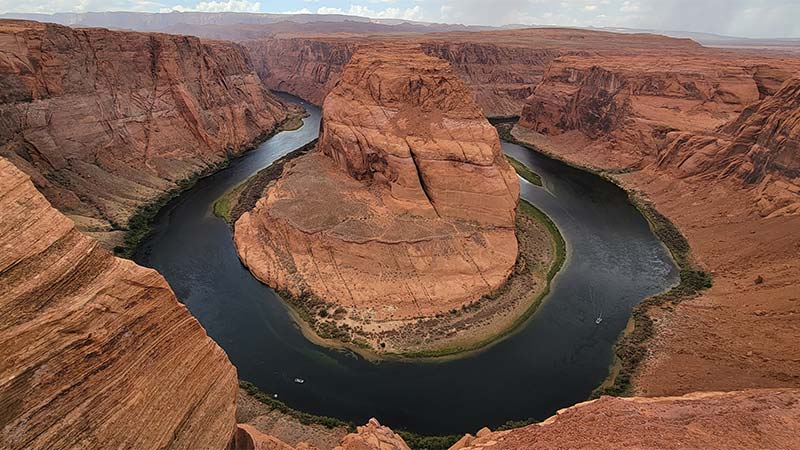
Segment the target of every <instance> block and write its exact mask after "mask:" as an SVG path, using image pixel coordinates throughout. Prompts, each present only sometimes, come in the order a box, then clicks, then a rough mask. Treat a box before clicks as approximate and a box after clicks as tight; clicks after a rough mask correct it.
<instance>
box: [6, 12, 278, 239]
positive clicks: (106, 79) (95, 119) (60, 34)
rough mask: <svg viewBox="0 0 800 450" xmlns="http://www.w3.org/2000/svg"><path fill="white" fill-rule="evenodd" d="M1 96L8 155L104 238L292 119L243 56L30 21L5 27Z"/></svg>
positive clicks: (154, 37)
mask: <svg viewBox="0 0 800 450" xmlns="http://www.w3.org/2000/svg"><path fill="white" fill-rule="evenodd" d="M0 88H1V89H0V155H3V156H5V157H6V158H8V159H9V160H11V161H12V162H13V163H14V164H16V165H17V166H18V167H19V168H20V169H22V170H23V171H24V172H26V173H27V174H29V175H30V176H31V178H32V179H33V182H34V183H35V184H36V186H37V187H38V188H39V189H40V190H41V191H42V192H43V193H44V194H45V196H46V197H47V198H48V199H49V200H50V201H51V202H52V203H53V205H54V206H56V207H57V208H58V209H59V210H61V211H62V212H64V213H66V214H68V215H70V216H71V217H72V218H73V219H75V220H76V222H77V223H78V225H79V227H80V228H81V229H83V230H89V231H96V232H108V231H110V230H118V229H124V228H126V227H127V223H128V219H129V218H130V216H131V215H132V214H133V212H134V211H135V210H136V209H137V208H139V207H140V206H142V205H143V204H145V203H147V202H149V201H152V200H154V199H156V198H157V197H159V196H160V195H161V194H163V193H164V192H166V191H168V190H170V189H172V188H175V187H176V186H177V183H178V182H179V181H181V180H183V179H185V178H188V177H190V176H192V175H193V174H195V173H197V172H201V171H203V170H206V169H210V168H212V167H214V166H215V165H217V164H219V163H222V162H224V161H225V160H226V159H227V158H229V157H230V156H231V155H234V154H236V153H238V152H241V151H243V150H244V149H246V148H248V146H250V145H251V144H253V143H254V141H256V140H258V139H259V138H261V137H263V136H265V135H266V134H268V133H270V132H271V131H272V130H273V129H275V127H276V126H277V125H278V124H279V123H280V122H282V121H283V120H285V119H286V117H287V109H288V108H287V106H286V105H285V104H283V103H282V102H281V101H279V100H278V99H277V98H276V97H274V96H273V95H271V94H270V93H268V92H267V91H266V90H265V89H264V88H263V87H262V85H261V83H260V81H259V79H258V76H257V75H256V74H255V73H254V72H253V68H252V64H251V62H250V59H249V57H248V55H247V53H246V52H245V51H244V50H243V49H242V48H241V47H239V46H238V45H235V44H230V43H223V42H204V41H200V40H199V39H197V38H194V37H189V36H171V35H163V34H142V33H128V32H118V31H109V30H104V29H71V28H67V27H63V26H59V25H50V24H48V25H45V24H40V23H36V22H23V21H9V20H2V21H0ZM97 237H101V238H102V237H107V235H104V234H102V233H98V234H97Z"/></svg>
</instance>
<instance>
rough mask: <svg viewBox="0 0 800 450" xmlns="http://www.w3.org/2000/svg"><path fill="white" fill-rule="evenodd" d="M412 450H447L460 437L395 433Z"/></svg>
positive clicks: (405, 432) (406, 432) (453, 435)
mask: <svg viewBox="0 0 800 450" xmlns="http://www.w3.org/2000/svg"><path fill="white" fill-rule="evenodd" d="M396 433H397V434H399V435H400V437H402V438H403V440H404V441H406V444H408V446H409V447H410V448H411V449H412V450H447V449H449V448H450V447H452V446H453V444H455V443H456V441H458V440H459V439H461V436H458V435H455V434H451V435H448V436H422V435H419V434H414V433H411V432H408V431H396Z"/></svg>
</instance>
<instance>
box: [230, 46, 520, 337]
mask: <svg viewBox="0 0 800 450" xmlns="http://www.w3.org/2000/svg"><path fill="white" fill-rule="evenodd" d="M322 115H323V117H322V122H323V129H322V133H321V136H320V140H319V144H318V150H317V151H314V152H312V153H310V154H308V155H306V156H303V157H300V158H298V159H296V160H294V161H292V162H290V163H289V164H287V166H286V168H285V169H284V172H283V175H282V176H281V177H280V178H279V179H278V180H277V181H276V182H275V183H273V184H272V185H270V186H269V187H268V189H267V191H266V194H265V196H264V197H263V198H262V199H261V200H259V201H258V203H257V205H256V207H255V208H254V209H253V210H252V211H251V212H248V213H245V214H243V215H242V216H241V218H239V220H238V221H237V222H236V226H235V243H236V247H237V249H238V251H239V254H240V257H241V259H242V261H243V262H244V263H245V265H247V266H248V267H249V268H250V270H251V271H252V272H253V274H254V275H255V276H256V277H257V278H258V279H260V280H262V281H264V282H265V283H267V284H269V285H271V286H273V287H275V288H277V289H279V290H281V291H287V292H288V293H289V294H290V295H291V296H293V297H296V298H307V297H314V298H318V299H321V300H322V301H324V302H326V303H329V304H333V305H334V306H336V307H341V308H344V309H345V310H347V311H348V313H349V314H348V315H349V316H353V317H356V319H355V321H356V323H357V324H359V325H364V326H367V327H369V326H375V325H376V324H380V323H384V324H385V323H389V322H401V321H404V320H413V319H417V318H420V317H431V316H434V315H436V314H438V313H441V312H446V311H449V310H452V309H458V308H461V306H463V305H465V304H469V303H471V302H473V301H475V300H477V299H479V298H480V297H481V296H482V295H484V294H487V293H490V292H492V291H493V290H495V289H497V288H498V287H500V286H501V285H503V284H504V283H505V281H506V280H507V278H508V277H509V274H510V273H511V270H512V268H513V266H514V264H515V261H516V258H517V239H516V235H515V208H516V204H517V199H518V197H519V182H518V180H517V177H516V174H515V172H514V170H513V168H511V166H510V165H509V164H508V162H507V161H506V160H505V158H504V157H503V155H502V152H501V150H500V142H499V140H498V136H497V131H496V130H495V129H494V127H492V126H491V125H490V124H489V123H488V122H487V121H486V119H485V118H484V116H483V114H482V112H481V110H480V108H479V107H478V106H477V105H476V104H475V102H474V100H473V98H472V96H471V94H470V92H469V91H468V89H467V87H466V86H465V85H464V84H463V83H462V82H460V81H459V80H458V78H457V77H456V76H455V75H454V74H453V72H452V70H451V69H450V66H449V64H448V63H447V62H445V61H443V60H441V59H438V58H433V57H430V56H426V55H425V54H424V53H422V52H420V51H419V49H418V48H416V47H414V46H408V45H375V46H368V47H365V48H362V49H361V50H359V51H358V52H356V53H355V54H354V55H353V58H352V60H351V61H350V63H349V64H348V66H347V68H346V70H345V71H344V73H343V74H342V77H341V80H340V82H339V84H338V85H337V87H336V88H335V89H334V90H333V91H331V93H330V94H329V95H328V97H327V98H326V100H325V103H324V106H323V114H322ZM331 312H333V311H331ZM354 326H358V325H354Z"/></svg>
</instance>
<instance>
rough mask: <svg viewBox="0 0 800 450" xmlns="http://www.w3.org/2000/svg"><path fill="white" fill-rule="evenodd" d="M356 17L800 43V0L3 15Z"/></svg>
mask: <svg viewBox="0 0 800 450" xmlns="http://www.w3.org/2000/svg"><path fill="white" fill-rule="evenodd" d="M172 10H177V11H209V12H216V11H241V12H270V13H320V14H323V13H329V14H350V15H358V16H366V17H375V18H397V19H408V20H418V21H426V22H444V23H463V24H467V25H505V24H529V25H559V26H580V27H587V26H595V27H628V28H648V29H658V30H669V31H700V32H708V33H716V34H725V35H731V36H744V37H795V38H797V37H800V0H560V1H549V0H274V1H272V0H0V12H41V13H52V12H86V11H143V12H167V11H172Z"/></svg>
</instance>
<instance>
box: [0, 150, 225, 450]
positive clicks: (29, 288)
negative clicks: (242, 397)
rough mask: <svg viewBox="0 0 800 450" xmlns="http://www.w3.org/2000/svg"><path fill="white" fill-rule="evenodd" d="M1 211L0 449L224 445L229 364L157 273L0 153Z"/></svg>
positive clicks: (192, 447)
mask: <svg viewBox="0 0 800 450" xmlns="http://www.w3.org/2000/svg"><path fill="white" fill-rule="evenodd" d="M0 210H2V211H3V213H2V214H1V215H0V248H2V251H0V448H3V449H9V450H15V449H34V448H37V449H38V448H42V449H43V448H48V449H77V448H84V449H85V448H130V449H154V448H170V449H197V448H202V449H222V448H224V447H225V446H226V445H227V443H228V441H229V440H230V439H231V437H232V435H233V432H234V428H235V402H236V392H237V383H236V369H235V368H234V367H233V365H231V363H230V362H229V361H228V357H227V356H226V355H225V353H224V352H223V351H222V349H221V348H219V347H218V346H217V345H216V344H215V343H214V342H213V341H212V340H211V339H210V338H209V337H208V336H207V335H206V333H205V330H203V327H201V326H200V323H198V322H197V320H196V319H195V318H194V317H192V315H191V314H190V313H189V311H188V310H187V309H186V308H185V307H184V306H183V305H182V304H181V303H179V302H178V300H177V299H176V298H175V295H174V294H173V293H172V291H171V290H170V288H169V285H167V282H166V281H165V280H164V278H163V277H162V276H161V275H159V274H158V272H156V271H154V270H152V269H145V268H143V267H140V266H137V265H136V264H134V263H133V262H131V261H128V260H125V259H120V258H116V257H114V256H113V255H112V254H111V253H109V252H108V251H107V250H105V249H103V248H101V247H100V246H99V245H98V243H97V242H96V241H94V240H93V239H90V238H87V237H86V236H84V235H83V234H81V233H80V232H79V231H78V230H77V229H75V225H74V223H73V222H72V221H71V220H69V219H68V218H66V217H65V216H64V215H62V214H61V213H59V212H58V211H56V210H55V209H54V208H52V207H51V206H50V205H49V204H48V202H47V200H46V199H45V198H44V197H43V196H42V195H41V194H40V193H39V192H38V191H37V190H36V189H35V188H34V186H33V184H32V183H31V182H30V179H29V178H28V177H27V176H26V175H25V174H23V173H22V172H20V171H19V170H18V169H17V168H16V167H14V165H13V164H11V163H10V162H8V161H7V160H5V159H3V158H0Z"/></svg>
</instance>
